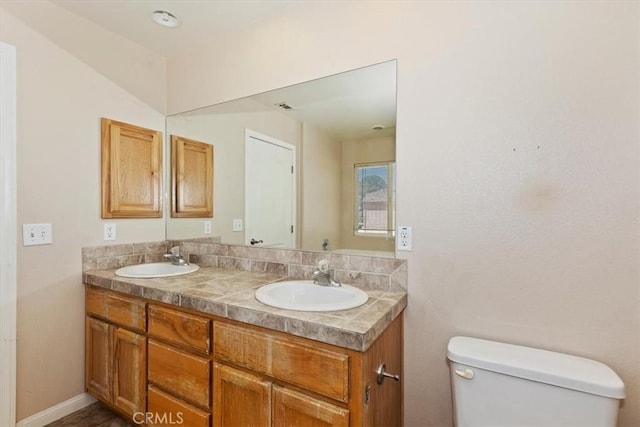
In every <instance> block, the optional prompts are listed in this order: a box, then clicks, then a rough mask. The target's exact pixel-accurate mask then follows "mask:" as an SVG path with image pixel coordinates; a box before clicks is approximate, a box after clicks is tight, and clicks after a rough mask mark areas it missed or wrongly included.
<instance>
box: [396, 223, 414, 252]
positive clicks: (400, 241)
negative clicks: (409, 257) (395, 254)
mask: <svg viewBox="0 0 640 427" xmlns="http://www.w3.org/2000/svg"><path fill="white" fill-rule="evenodd" d="M396 246H397V249H398V250H399V251H410V250H411V227H398V233H397V235H396Z"/></svg>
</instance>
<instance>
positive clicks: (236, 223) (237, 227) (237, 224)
mask: <svg viewBox="0 0 640 427" xmlns="http://www.w3.org/2000/svg"><path fill="white" fill-rule="evenodd" d="M232 230H233V231H242V220H241V219H234V220H233V227H232Z"/></svg>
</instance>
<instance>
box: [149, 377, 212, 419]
mask: <svg viewBox="0 0 640 427" xmlns="http://www.w3.org/2000/svg"><path fill="white" fill-rule="evenodd" d="M147 402H148V406H147V413H150V414H151V415H152V418H151V421H152V422H150V423H149V424H147V425H148V426H156V425H158V426H160V425H167V424H175V425H179V424H181V425H185V426H189V427H209V425H210V419H211V414H210V413H209V412H205V411H203V410H201V409H198V408H196V407H195V406H192V405H190V404H188V403H187V402H184V401H182V400H180V399H178V398H176V397H174V396H171V395H170V394H167V393H165V392H163V391H162V390H159V389H157V388H155V387H154V386H152V385H150V386H149V389H148V394H147ZM153 417H156V419H155V420H154V418H153ZM153 421H155V422H156V423H157V424H154V422H153Z"/></svg>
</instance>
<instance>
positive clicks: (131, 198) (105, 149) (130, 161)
mask: <svg viewBox="0 0 640 427" xmlns="http://www.w3.org/2000/svg"><path fill="white" fill-rule="evenodd" d="M101 129H102V131H101V136H102V138H101V139H102V150H101V157H102V218H162V132H159V131H155V130H151V129H145V128H142V127H139V126H134V125H130V124H128V123H122V122H117V121H114V120H110V119H106V118H103V119H102V121H101Z"/></svg>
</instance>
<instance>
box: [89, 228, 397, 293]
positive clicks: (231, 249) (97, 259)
mask: <svg viewBox="0 0 640 427" xmlns="http://www.w3.org/2000/svg"><path fill="white" fill-rule="evenodd" d="M173 246H180V253H182V255H183V256H184V257H185V259H188V260H189V262H193V263H196V264H198V265H200V266H202V267H220V268H232V269H237V270H245V271H254V272H261V273H275V274H281V275H287V276H289V277H291V278H298V279H300V278H304V279H310V278H311V276H312V273H313V270H315V268H316V265H317V264H318V261H320V260H321V259H326V260H327V261H329V267H330V270H331V271H332V273H333V275H334V277H335V278H336V280H338V281H340V282H342V283H349V284H352V285H356V286H359V287H363V288H368V289H376V290H388V291H406V290H407V262H406V261H405V260H400V259H394V258H387V257H383V258H379V257H371V256H360V255H345V254H342V253H340V254H337V253H331V252H316V251H303V250H295V249H273V248H259V247H248V246H241V245H227V244H222V243H219V242H217V241H216V239H192V240H183V241H178V240H171V241H162V242H147V243H129V244H121V245H109V246H95V247H87V248H82V270H83V271H89V270H106V269H112V268H119V267H124V266H127V265H132V264H140V263H147V262H159V261H164V260H165V259H164V257H163V254H165V253H166V252H167V250H168V249H169V248H171V247H173Z"/></svg>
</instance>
